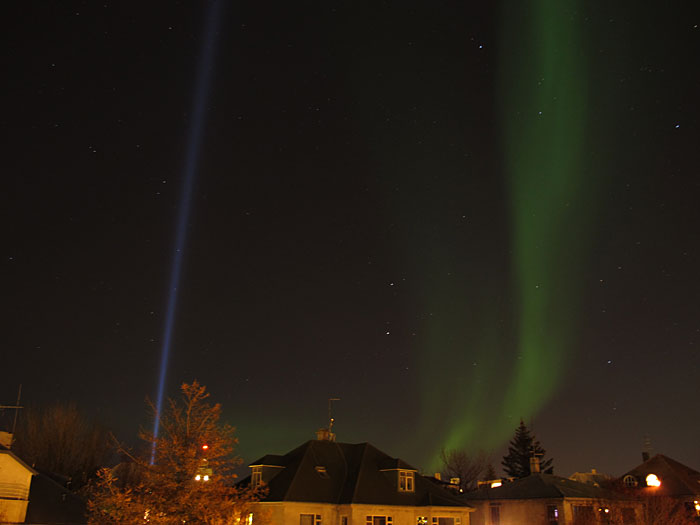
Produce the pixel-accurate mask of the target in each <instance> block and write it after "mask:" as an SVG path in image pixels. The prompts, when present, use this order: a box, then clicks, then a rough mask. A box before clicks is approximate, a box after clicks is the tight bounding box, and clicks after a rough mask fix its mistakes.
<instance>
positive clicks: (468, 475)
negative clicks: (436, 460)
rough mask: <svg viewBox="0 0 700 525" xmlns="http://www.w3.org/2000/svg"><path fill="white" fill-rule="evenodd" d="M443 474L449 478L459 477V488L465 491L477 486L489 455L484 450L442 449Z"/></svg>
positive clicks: (487, 462)
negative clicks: (469, 451) (473, 451)
mask: <svg viewBox="0 0 700 525" xmlns="http://www.w3.org/2000/svg"><path fill="white" fill-rule="evenodd" d="M440 460H441V461H442V470H443V475H444V476H445V477H446V478H448V479H446V480H445V481H449V479H450V478H459V488H460V489H461V490H463V491H464V492H466V491H469V490H473V489H475V488H476V484H477V481H478V480H479V477H480V476H481V474H482V472H484V470H485V469H486V466H487V465H488V464H489V457H488V455H487V454H486V453H485V452H484V451H481V450H480V451H477V452H475V453H473V454H470V453H468V452H466V451H464V450H445V449H442V450H441V451H440Z"/></svg>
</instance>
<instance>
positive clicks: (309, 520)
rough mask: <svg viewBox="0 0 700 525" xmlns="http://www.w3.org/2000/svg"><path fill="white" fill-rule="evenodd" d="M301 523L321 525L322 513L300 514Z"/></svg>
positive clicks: (304, 524) (301, 524) (303, 524)
mask: <svg viewBox="0 0 700 525" xmlns="http://www.w3.org/2000/svg"><path fill="white" fill-rule="evenodd" d="M299 525H321V515H320V514H299Z"/></svg>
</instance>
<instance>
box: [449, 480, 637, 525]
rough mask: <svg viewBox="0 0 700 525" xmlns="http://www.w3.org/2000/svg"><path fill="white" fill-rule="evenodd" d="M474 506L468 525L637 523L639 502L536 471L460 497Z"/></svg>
mask: <svg viewBox="0 0 700 525" xmlns="http://www.w3.org/2000/svg"><path fill="white" fill-rule="evenodd" d="M462 497H463V498H464V499H465V500H466V501H468V502H469V503H470V504H471V505H473V506H474V507H476V511H475V512H474V513H473V514H472V525H532V524H538V525H539V524H544V525H573V524H575V525H591V524H595V523H610V522H612V523H621V524H624V525H637V524H641V523H642V519H643V516H644V512H643V507H642V505H641V503H639V502H638V501H635V500H633V499H628V498H626V497H624V496H622V495H620V494H618V493H614V492H612V491H609V490H605V489H603V488H600V487H596V486H595V485H592V484H586V483H580V482H578V481H573V480H571V479H567V478H562V477H560V476H554V475H552V474H543V473H539V472H536V473H534V474H530V475H529V476H527V477H525V478H521V479H516V480H514V481H511V482H505V483H503V484H502V485H501V486H498V487H493V488H489V487H482V488H480V489H478V490H476V491H474V492H468V493H465V494H464V495H463V496H462Z"/></svg>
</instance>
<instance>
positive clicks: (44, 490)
mask: <svg viewBox="0 0 700 525" xmlns="http://www.w3.org/2000/svg"><path fill="white" fill-rule="evenodd" d="M85 511H86V508H85V503H84V502H83V500H82V499H80V498H79V497H78V496H76V495H75V494H73V493H72V492H71V491H70V490H68V489H66V488H65V487H63V486H61V485H59V484H58V483H56V482H55V481H54V480H52V479H51V478H49V477H48V476H45V475H44V474H36V475H35V476H33V477H32V484H31V487H30V489H29V505H28V507H27V518H26V520H25V522H26V523H42V524H47V525H48V524H61V525H83V524H85V523H87V519H86V518H85Z"/></svg>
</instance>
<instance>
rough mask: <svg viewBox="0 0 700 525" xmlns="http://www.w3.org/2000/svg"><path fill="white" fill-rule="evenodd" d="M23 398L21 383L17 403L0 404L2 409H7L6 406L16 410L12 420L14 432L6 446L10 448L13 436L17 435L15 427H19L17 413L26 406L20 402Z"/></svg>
mask: <svg viewBox="0 0 700 525" xmlns="http://www.w3.org/2000/svg"><path fill="white" fill-rule="evenodd" d="M21 399H22V385H21V384H20V385H19V389H18V390H17V403H15V404H14V405H0V410H5V409H6V408H8V409H12V410H14V411H15V417H14V419H13V421H12V434H10V438H9V443H7V444H6V447H7V448H8V449H10V448H12V436H14V435H15V429H16V428H17V415H18V414H19V411H20V409H21V408H24V407H22V406H20V404H19V402H20V400H21Z"/></svg>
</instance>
